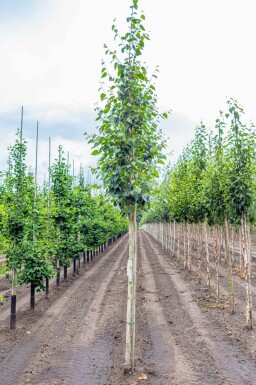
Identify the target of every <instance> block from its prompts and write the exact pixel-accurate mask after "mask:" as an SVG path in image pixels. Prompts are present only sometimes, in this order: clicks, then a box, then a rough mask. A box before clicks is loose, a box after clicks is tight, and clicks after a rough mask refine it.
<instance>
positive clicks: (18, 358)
mask: <svg viewBox="0 0 256 385" xmlns="http://www.w3.org/2000/svg"><path fill="white" fill-rule="evenodd" d="M124 243H127V235H126V236H124V237H123V238H122V239H119V240H118V241H117V242H116V244H115V245H114V246H113V247H112V248H111V249H109V251H108V252H107V253H106V254H105V256H104V257H103V258H101V259H98V260H96V261H95V264H94V265H93V266H91V268H90V269H89V270H87V271H86V272H85V273H84V274H83V275H81V276H80V277H79V278H78V280H77V281H75V282H74V284H73V285H72V286H71V287H70V288H69V289H68V290H67V292H66V293H65V297H64V296H62V297H61V298H59V299H58V300H56V301H55V302H54V303H53V304H52V306H51V307H50V308H49V309H48V310H47V312H46V313H45V314H44V316H43V317H42V318H41V319H40V320H39V322H38V323H37V324H36V325H35V326H34V327H33V328H32V329H31V331H30V334H27V335H25V336H24V337H23V338H22V339H21V341H20V342H19V343H18V344H17V345H15V346H14V348H13V349H12V350H11V351H10V352H9V353H8V354H7V356H6V357H5V359H4V360H3V361H2V362H1V363H0V373H1V377H0V385H23V384H27V383H30V384H32V383H34V384H36V385H39V384H40V382H38V381H37V379H35V382H34V381H33V377H35V375H36V374H37V372H38V371H39V372H40V370H41V369H42V370H43V369H45V368H46V369H47V370H48V372H49V373H50V372H51V370H53V372H54V375H55V374H56V370H57V372H58V368H56V367H55V363H54V361H51V359H52V357H51V355H53V354H56V353H58V345H60V346H61V343H62V341H65V343H66V350H67V351H69V350H70V347H71V345H72V341H73V340H74V336H75V333H79V331H80V330H79V327H80V324H81V319H80V318H78V317H77V315H78V314H79V315H81V314H82V313H83V311H84V312H90V313H91V318H92V319H93V316H92V314H93V312H94V307H92V306H90V305H89V304H88V303H89V302H92V301H93V298H94V297H95V295H96V293H97V288H98V287H100V286H101V285H102V282H103V281H104V279H107V277H108V273H107V274H105V271H107V269H110V268H111V266H112V263H111V259H112V254H113V253H117V254H119V255H120V254H121V252H122V250H124ZM119 263H120V261H118V262H115V265H118V264H119ZM105 276H106V277H105ZM96 279H97V280H98V279H99V282H100V283H99V285H98V284H97V283H96ZM103 285H104V284H103ZM95 286H96V287H95ZM81 297H82V298H81ZM81 305H83V306H81ZM79 306H81V307H80V308H79ZM82 316H83V317H82V319H83V318H84V314H82ZM68 317H70V318H68ZM90 322H92V321H90ZM69 328H70V331H69ZM93 328H94V329H96V328H97V325H94V326H93ZM49 336H51V337H52V339H50V340H48V338H49ZM57 358H58V357H57ZM60 359H63V357H62V355H60ZM64 361H65V364H66V360H64ZM22 372H23V373H22ZM58 374H59V373H58ZM64 375H65V376H67V374H66V373H64ZM61 377H62V378H63V376H61ZM59 378H60V376H59ZM62 378H61V382H56V381H55V379H54V380H53V381H52V382H50V381H49V380H48V379H47V380H46V382H42V384H47V385H49V384H64V382H63V381H62ZM57 380H58V379H57ZM92 383H93V382H92ZM92 383H91V384H92Z"/></svg>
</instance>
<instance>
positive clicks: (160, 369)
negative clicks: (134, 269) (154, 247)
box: [139, 233, 200, 385]
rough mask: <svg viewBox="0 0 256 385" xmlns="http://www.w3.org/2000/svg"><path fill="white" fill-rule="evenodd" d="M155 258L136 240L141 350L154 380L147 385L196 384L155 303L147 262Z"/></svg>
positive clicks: (154, 287) (152, 274)
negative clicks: (143, 320)
mask: <svg viewBox="0 0 256 385" xmlns="http://www.w3.org/2000/svg"><path fill="white" fill-rule="evenodd" d="M154 259H155V255H153V254H152V255H151V256H150V257H149V253H148V249H147V247H146V241H143V240H142V235H141V233H140V239H139V260H140V269H141V274H142V275H143V276H144V289H145V298H144V309H145V315H146V317H147V327H148V328H149V335H150V343H149V346H148V347H145V349H144V355H146V359H147V360H151V361H152V367H153V369H154V371H155V377H156V378H155V379H154V380H153V382H149V384H163V383H164V381H168V380H172V384H177V385H178V384H184V383H185V384H191V385H192V384H198V383H199V378H200V377H199V376H198V374H197V373H196V372H195V370H194V369H193V368H192V366H191V364H190V363H189V362H188V360H187V358H186V356H184V355H183V353H182V351H181V349H180V348H179V346H178V345H177V344H176V343H175V340H174V338H173V335H172V333H171V330H170V324H169V322H168V320H167V319H166V317H165V315H164V312H163V308H162V305H161V304H160V302H159V301H158V295H157V294H156V293H157V287H156V282H155V279H154V273H153V269H152V267H151V263H150V262H149V260H151V261H152V260H154Z"/></svg>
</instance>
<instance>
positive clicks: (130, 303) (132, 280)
mask: <svg viewBox="0 0 256 385" xmlns="http://www.w3.org/2000/svg"><path fill="white" fill-rule="evenodd" d="M132 209H133V212H132V213H131V214H130V215H129V259H128V263H127V276H128V298H127V318H126V321H127V322H126V349H125V364H126V366H127V368H128V369H129V370H131V371H132V372H134V353H135V304H136V271H137V223H136V208H135V207H133V208H132Z"/></svg>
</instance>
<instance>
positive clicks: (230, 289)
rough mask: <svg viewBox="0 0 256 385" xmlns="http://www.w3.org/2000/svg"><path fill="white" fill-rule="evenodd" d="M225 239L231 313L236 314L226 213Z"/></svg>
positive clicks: (225, 215)
mask: <svg viewBox="0 0 256 385" xmlns="http://www.w3.org/2000/svg"><path fill="white" fill-rule="evenodd" d="M224 238H225V250H226V256H225V259H226V262H227V266H228V292H229V305H230V313H231V314H234V312H235V302H234V286H233V275H232V261H231V256H230V251H229V234H228V218H227V214H226V213H224Z"/></svg>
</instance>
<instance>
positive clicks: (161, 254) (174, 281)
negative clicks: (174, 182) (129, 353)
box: [0, 231, 256, 385]
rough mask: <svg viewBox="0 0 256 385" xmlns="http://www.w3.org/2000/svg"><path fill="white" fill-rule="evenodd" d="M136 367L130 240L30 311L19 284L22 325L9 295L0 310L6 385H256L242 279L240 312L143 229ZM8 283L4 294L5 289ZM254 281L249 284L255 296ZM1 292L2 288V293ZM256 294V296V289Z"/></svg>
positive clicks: (254, 347)
mask: <svg viewBox="0 0 256 385" xmlns="http://www.w3.org/2000/svg"><path fill="white" fill-rule="evenodd" d="M138 252H139V256H138V263H139V264H138V288H137V303H136V308H137V319H136V335H137V341H136V372H135V373H134V374H133V375H131V374H127V373H124V370H123V369H124V365H123V364H124V347H125V322H126V296H127V275H126V265H127V257H128V236H127V235H126V236H124V237H123V238H121V239H119V240H118V241H117V242H116V243H115V244H114V245H112V246H111V247H109V248H108V249H107V250H106V251H105V252H104V253H103V254H101V255H99V256H98V257H96V258H95V259H94V260H93V261H92V262H90V263H89V264H86V265H85V266H81V269H80V273H79V275H78V276H77V277H73V276H72V274H71V273H70V274H69V278H68V279H67V281H62V284H61V288H60V290H57V289H56V287H55V284H54V282H52V283H51V286H50V289H51V290H50V297H49V299H48V300H46V299H45V297H44V295H38V298H37V304H36V310H35V311H34V313H32V312H31V311H30V310H28V303H29V296H28V292H29V288H28V287H26V286H24V287H22V288H20V289H19V297H18V303H19V305H18V317H17V329H16V330H13V331H10V330H9V328H8V326H9V325H8V324H9V300H8V297H7V301H6V303H4V304H3V305H2V306H0V384H1V385H25V384H33V385H131V384H133V385H135V384H140V383H141V384H143V383H145V384H148V385H181V384H183V385H184V384H185V385H193V384H195V385H227V384H229V385H243V384H247V385H256V333H255V330H254V329H253V330H251V331H249V330H246V329H245V328H244V321H243V320H244V312H245V309H244V297H243V296H244V294H243V292H244V288H243V281H241V279H239V278H235V280H234V284H235V292H236V312H235V314H234V315H230V314H229V309H228V307H227V306H226V295H227V286H226V281H227V280H226V278H225V277H226V267H225V265H223V266H221V282H220V289H221V294H222V303H223V306H220V307H217V308H216V307H215V306H214V303H215V302H214V296H213V292H211V291H210V292H208V291H206V290H205V282H204V279H202V282H201V283H200V284H198V283H197V281H196V279H195V274H194V273H193V271H192V273H188V272H187V271H186V270H185V269H183V268H182V267H181V266H177V262H176V260H175V258H173V257H171V256H170V255H168V254H167V253H166V252H165V251H164V250H163V249H162V248H161V247H160V245H159V244H158V243H157V242H156V241H154V240H153V238H152V237H150V236H149V235H148V234H146V233H145V232H143V231H140V233H139V245H138ZM5 286H6V283H4V281H3V280H2V286H1V282H0V287H1V289H2V290H6V287H5ZM254 292H255V287H254V288H253V295H254ZM0 294H1V291H0ZM255 294H256V293H255Z"/></svg>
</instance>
